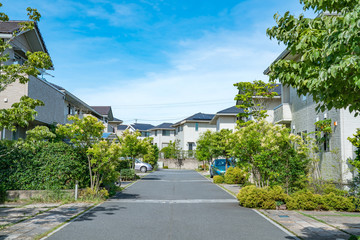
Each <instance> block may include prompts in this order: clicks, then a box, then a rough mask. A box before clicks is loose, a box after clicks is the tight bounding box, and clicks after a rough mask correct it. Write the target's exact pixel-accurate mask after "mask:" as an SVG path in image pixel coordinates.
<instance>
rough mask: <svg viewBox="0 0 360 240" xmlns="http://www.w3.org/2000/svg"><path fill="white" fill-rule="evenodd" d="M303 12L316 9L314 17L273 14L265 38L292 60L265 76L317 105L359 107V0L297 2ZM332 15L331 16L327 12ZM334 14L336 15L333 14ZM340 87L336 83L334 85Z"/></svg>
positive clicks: (277, 64)
mask: <svg viewBox="0 0 360 240" xmlns="http://www.w3.org/2000/svg"><path fill="white" fill-rule="evenodd" d="M300 3H302V4H304V10H308V9H312V10H314V11H315V12H317V13H320V14H319V16H318V17H316V18H314V19H310V18H305V17H304V15H302V14H301V15H300V16H298V17H296V16H294V15H291V14H290V13H289V12H286V13H285V14H284V15H283V16H279V15H278V14H275V16H274V18H275V21H276V25H275V26H274V27H272V28H269V29H267V35H268V36H269V37H270V39H276V40H278V42H279V43H282V44H285V46H286V48H287V50H288V51H289V53H290V54H291V55H292V56H295V58H291V59H281V60H278V61H276V62H275V63H273V64H272V65H271V66H270V73H269V76H270V79H271V80H273V81H274V80H277V79H279V80H280V81H281V82H282V83H283V84H286V85H290V86H292V87H294V88H296V89H297V92H298V94H299V95H306V94H310V95H311V96H312V97H313V99H314V101H316V102H317V103H318V106H317V109H318V110H321V111H324V110H325V109H332V108H338V109H340V108H346V107H349V110H350V112H353V111H355V114H356V115H358V113H359V111H360V64H359V63H360V47H359V42H360V35H359V23H360V14H359V11H360V2H359V1H358V0H343V1H337V0H300ZM329 12H330V13H332V14H329ZM334 13H336V14H334ZM339 86H341V87H339Z"/></svg>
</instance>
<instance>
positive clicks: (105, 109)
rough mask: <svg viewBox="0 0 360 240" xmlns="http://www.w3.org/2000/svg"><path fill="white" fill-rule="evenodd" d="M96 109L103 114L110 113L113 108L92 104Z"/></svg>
mask: <svg viewBox="0 0 360 240" xmlns="http://www.w3.org/2000/svg"><path fill="white" fill-rule="evenodd" d="M91 107H92V108H93V109H94V110H95V111H97V112H98V113H100V114H101V115H108V114H109V112H110V109H111V106H91Z"/></svg>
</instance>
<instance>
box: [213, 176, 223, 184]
mask: <svg viewBox="0 0 360 240" xmlns="http://www.w3.org/2000/svg"><path fill="white" fill-rule="evenodd" d="M213 180H214V183H223V182H224V177H223V176H221V175H216V176H214V178H213Z"/></svg>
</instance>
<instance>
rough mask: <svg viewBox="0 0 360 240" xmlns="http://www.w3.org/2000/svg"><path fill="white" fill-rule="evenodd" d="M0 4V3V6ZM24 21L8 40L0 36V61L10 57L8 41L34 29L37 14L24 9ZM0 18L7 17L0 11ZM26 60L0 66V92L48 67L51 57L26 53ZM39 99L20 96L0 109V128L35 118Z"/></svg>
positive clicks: (32, 10) (24, 124) (12, 127)
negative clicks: (25, 13)
mask: <svg viewBox="0 0 360 240" xmlns="http://www.w3.org/2000/svg"><path fill="white" fill-rule="evenodd" d="M1 6H2V4H1V3H0V7H1ZM26 10H27V12H28V13H27V15H28V21H24V22H22V23H19V25H20V27H19V29H18V30H16V31H14V32H13V34H12V37H10V38H9V39H5V38H2V39H0V62H3V63H4V62H8V61H9V60H10V56H9V54H8V53H7V52H8V50H9V49H11V48H12V46H11V42H12V41H14V39H15V38H16V37H17V36H19V35H21V34H23V33H24V32H26V31H29V30H32V29H33V28H34V25H35V22H37V21H39V20H40V17H41V15H40V14H39V12H38V11H37V10H36V9H33V8H27V9H26ZM0 21H1V22H7V21H9V17H8V15H7V14H6V13H4V12H0ZM26 57H27V60H26V61H25V62H24V63H23V64H21V65H20V64H10V65H6V64H1V65H0V71H1V75H0V92H2V91H4V90H5V89H6V87H7V86H8V85H9V84H12V83H14V82H15V81H18V82H20V83H22V84H24V83H26V82H28V81H29V76H37V75H39V74H40V72H39V69H49V68H50V67H51V66H52V62H51V59H50V57H49V55H48V54H46V53H44V52H27V53H26ZM43 105H44V104H43V102H41V101H39V100H34V99H31V98H29V97H26V96H23V97H22V98H21V99H20V102H19V103H14V104H13V105H12V106H11V108H9V109H0V129H2V128H7V129H9V130H12V131H15V130H16V127H15V126H16V125H19V126H21V127H25V126H27V125H28V124H29V122H30V121H32V120H34V119H35V115H36V111H35V107H36V106H43Z"/></svg>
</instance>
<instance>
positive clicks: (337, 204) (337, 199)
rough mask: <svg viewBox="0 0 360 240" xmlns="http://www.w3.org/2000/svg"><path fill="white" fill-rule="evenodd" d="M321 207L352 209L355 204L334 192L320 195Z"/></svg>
mask: <svg viewBox="0 0 360 240" xmlns="http://www.w3.org/2000/svg"><path fill="white" fill-rule="evenodd" d="M322 203H323V205H322V208H323V209H324V210H336V211H354V210H355V204H354V203H353V202H352V199H350V198H348V197H343V196H339V195H336V194H335V193H334V192H330V193H329V194H326V195H323V196H322Z"/></svg>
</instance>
